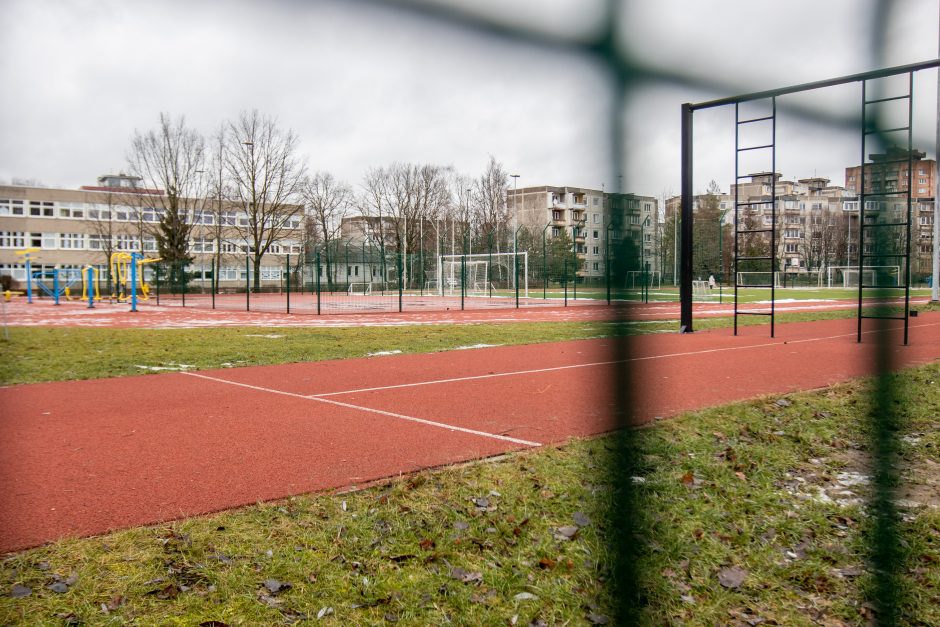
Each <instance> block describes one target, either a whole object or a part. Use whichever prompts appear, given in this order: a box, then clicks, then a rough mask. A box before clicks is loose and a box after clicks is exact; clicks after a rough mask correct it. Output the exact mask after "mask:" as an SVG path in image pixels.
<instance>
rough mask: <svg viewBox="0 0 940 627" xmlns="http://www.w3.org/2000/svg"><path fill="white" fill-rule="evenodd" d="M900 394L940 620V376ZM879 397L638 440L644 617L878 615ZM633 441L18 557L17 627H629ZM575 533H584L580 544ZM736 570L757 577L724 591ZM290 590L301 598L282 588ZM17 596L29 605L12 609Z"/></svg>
mask: <svg viewBox="0 0 940 627" xmlns="http://www.w3.org/2000/svg"><path fill="white" fill-rule="evenodd" d="M895 382H896V384H897V385H899V386H901V389H903V390H904V392H903V395H902V398H901V399H899V400H900V401H901V404H900V405H899V407H901V408H902V409H901V411H902V413H903V416H902V424H903V425H904V428H903V432H902V433H901V434H899V435H902V436H905V439H904V440H903V441H902V458H903V466H902V476H903V479H904V481H905V485H906V489H907V492H905V493H904V494H902V496H905V497H906V498H908V499H915V500H917V501H918V502H919V503H923V504H925V506H923V507H911V508H909V509H905V510H903V519H902V523H901V530H902V533H903V545H904V548H903V550H902V553H903V560H904V563H903V567H902V568H901V569H900V573H901V586H902V595H901V599H902V612H903V614H902V617H901V619H902V622H903V623H904V624H933V625H936V624H940V568H937V563H938V562H940V513H938V511H940V510H938V509H937V508H936V506H937V505H938V503H940V494H938V488H937V485H936V468H937V464H938V462H940V433H938V431H937V430H936V416H938V415H940V365H938V364H933V365H930V366H926V367H922V368H918V369H914V370H910V371H907V372H904V373H902V374H900V375H897V377H896V378H895ZM866 390H867V385H866V383H865V382H854V383H850V384H846V385H841V386H837V387H833V388H830V389H827V390H823V391H817V392H811V393H801V394H793V395H789V396H786V397H785V400H778V399H776V398H767V399H759V400H755V401H751V402H745V403H739V404H735V405H731V406H727V407H721V408H714V409H709V410H705V411H699V412H694V413H689V414H686V415H683V416H681V417H678V418H677V419H674V420H669V421H663V422H660V423H656V424H655V425H654V426H652V427H650V428H647V429H643V430H641V431H639V432H635V433H636V434H637V435H638V436H639V443H640V446H641V447H642V456H641V458H642V461H643V468H642V470H640V471H639V474H640V475H641V476H642V482H641V483H636V487H637V488H638V489H639V492H640V494H639V498H640V499H641V504H642V505H643V507H642V509H641V512H642V513H643V518H644V520H643V523H644V525H645V526H642V527H640V528H639V529H638V530H637V532H638V534H639V536H640V539H641V540H642V543H643V546H644V547H645V549H644V551H643V554H642V556H641V558H640V562H639V566H640V569H641V572H642V576H641V579H642V581H643V593H644V594H643V598H644V600H645V603H646V604H647V607H646V615H645V619H644V622H645V623H646V624H655V625H659V624H682V625H718V624H742V625H743V624H757V623H758V620H759V619H762V620H764V621H776V624H779V625H811V624H826V625H841V624H851V625H854V624H865V623H866V622H867V620H868V619H867V617H870V616H871V609H870V608H868V607H866V605H865V598H866V597H865V595H866V591H867V590H869V589H870V587H871V585H872V583H873V580H874V579H873V577H874V576H873V574H872V573H871V571H870V569H868V568H867V566H866V541H865V533H866V531H867V529H868V528H869V520H868V518H867V517H866V515H865V510H864V509H863V508H862V507H860V506H859V504H857V503H855V502H853V499H854V497H856V496H858V497H864V496H865V495H866V492H867V488H865V487H864V486H850V487H845V486H840V485H839V484H838V478H839V477H840V475H839V473H841V472H851V473H862V474H864V473H866V472H867V470H866V467H867V466H866V465H867V458H866V453H865V451H866V447H865V442H866V440H867V429H866V425H865V423H864V420H863V418H862V417H863V416H864V413H865V411H866V408H867V402H868V401H867V398H868V396H867V392H866ZM618 437H622V436H618V435H611V436H606V437H601V438H596V439H592V440H580V441H574V442H572V443H570V444H568V445H566V446H563V447H559V448H546V449H542V450H536V451H527V452H523V453H519V454H514V455H511V456H507V457H504V458H501V459H497V460H493V461H490V462H487V463H477V464H471V465H465V466H461V467H452V468H447V469H444V470H440V471H425V472H420V473H417V474H415V475H412V476H408V477H402V478H399V479H395V480H393V481H390V482H389V483H387V484H384V485H378V486H374V487H370V488H368V489H365V490H362V491H359V492H354V493H348V494H325V495H312V496H298V497H295V498H290V499H286V500H283V501H279V502H273V503H268V504H262V505H257V506H254V507H247V508H243V509H240V510H236V511H231V512H226V513H222V514H218V515H213V516H206V517H197V518H192V519H189V520H185V521H180V522H177V523H173V524H166V525H159V526H156V527H152V528H141V529H132V530H128V531H121V532H117V533H112V534H108V535H106V536H102V537H97V538H90V539H76V540H64V541H60V542H57V543H55V544H52V545H48V546H45V547H40V548H37V549H34V550H30V551H25V552H22V553H19V554H15V555H11V556H8V557H7V558H6V559H5V560H4V561H3V562H2V564H0V591H2V593H3V596H2V597H0V624H9V623H22V624H34V625H46V624H56V623H59V624H62V623H65V624H68V623H69V621H71V622H72V624H76V623H77V622H78V621H81V622H83V623H84V624H88V625H99V624H100V625H107V624H115V625H117V624H127V623H132V624H148V625H150V624H160V625H197V624H200V623H202V622H203V621H220V622H224V623H227V624H266V625H276V624H291V623H294V622H298V621H301V622H304V621H309V622H310V623H313V622H317V621H316V617H317V615H318V614H320V613H322V614H323V619H322V622H323V623H325V624H335V625H340V624H343V625H346V624H356V625H372V624H385V623H389V622H398V623H400V624H406V625H429V624H435V625H437V624H445V623H451V624H457V625H507V624H518V625H529V624H548V625H564V624H577V625H580V624H588V623H589V620H591V618H593V620H594V621H600V620H602V618H601V617H604V618H607V619H609V620H610V624H615V622H616V621H615V618H616V617H615V615H614V606H613V597H612V591H611V589H610V587H609V582H610V577H611V566H612V555H611V551H610V548H609V546H608V539H609V537H610V530H611V529H613V528H614V526H615V525H616V524H617V521H618V520H619V518H620V517H619V515H618V510H617V507H616V503H615V502H614V501H613V500H612V499H613V496H612V495H613V494H614V493H615V492H614V491H613V490H612V485H613V484H614V482H613V481H612V477H613V476H614V475H612V473H611V470H612V469H611V463H612V452H611V451H612V450H615V449H616V448H617V445H618V441H617V438H618ZM850 476H851V475H850ZM840 490H847V491H848V492H849V493H843V494H839V491H840ZM820 494H827V495H828V496H830V497H831V498H830V499H828V500H827V499H824V498H822V497H821V496H820ZM483 499H485V500H483ZM832 499H841V500H842V501H843V502H842V503H837V502H833V500H832ZM562 527H579V528H578V531H577V533H576V534H575V535H574V536H573V537H572V539H562V538H563V537H564V536H563V535H560V534H559V532H558V530H559V528H562ZM569 531H570V530H569ZM731 567H738V568H741V569H743V571H742V572H743V573H744V575H745V576H744V578H743V581H742V582H741V583H740V585H739V586H737V587H728V588H726V587H723V586H722V585H721V584H720V583H719V575H720V574H721V573H723V572H724V571H725V570H726V569H728V568H731ZM272 580H275V581H276V582H278V583H281V584H289V586H290V587H289V588H282V589H280V590H278V591H277V592H276V593H275V592H272V591H271V590H270V589H269V588H267V587H265V582H268V584H269V585H270V586H271V587H272V588H276V587H277V586H276V585H274V583H275V581H272ZM65 581H68V582H69V585H67V586H65V588H64V589H65V590H66V591H65V592H54V591H53V590H51V589H50V588H49V586H50V585H52V584H54V583H56V582H58V583H60V584H62V583H64V582H65ZM14 586H23V587H24V588H28V589H29V591H30V594H29V595H28V596H25V597H22V598H12V597H11V596H8V595H9V592H11V591H12V590H13V587H14ZM59 587H60V589H61V588H62V586H59ZM21 591H22V589H21ZM519 595H522V596H519ZM529 595H531V596H529ZM325 608H331V610H330V613H327V610H326V609H325ZM589 617H590V618H589ZM538 621H542V623H539V622H538ZM748 621H750V622H748ZM212 624H219V623H212ZM770 624H774V623H770Z"/></svg>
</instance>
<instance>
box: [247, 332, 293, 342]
mask: <svg viewBox="0 0 940 627" xmlns="http://www.w3.org/2000/svg"><path fill="white" fill-rule="evenodd" d="M245 337H264V338H267V339H269V340H278V339H280V338H282V337H287V336H286V335H278V334H277V333H248V334H246V335H245Z"/></svg>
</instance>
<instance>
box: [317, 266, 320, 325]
mask: <svg viewBox="0 0 940 627" xmlns="http://www.w3.org/2000/svg"><path fill="white" fill-rule="evenodd" d="M317 315H318V316H319V315H320V251H319V250H318V251H317Z"/></svg>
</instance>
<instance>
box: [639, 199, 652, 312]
mask: <svg viewBox="0 0 940 627" xmlns="http://www.w3.org/2000/svg"><path fill="white" fill-rule="evenodd" d="M649 225H650V217H649V216H646V219H645V220H643V222H642V223H641V224H640V263H641V264H642V265H641V268H640V270H641V271H642V272H643V302H644V303H648V302H650V290H649V272H648V270H647V263H648V262H647V261H646V227H648V226H649Z"/></svg>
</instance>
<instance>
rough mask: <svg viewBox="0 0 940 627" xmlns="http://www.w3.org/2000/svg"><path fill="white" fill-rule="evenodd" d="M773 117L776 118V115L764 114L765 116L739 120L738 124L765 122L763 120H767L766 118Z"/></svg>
mask: <svg viewBox="0 0 940 627" xmlns="http://www.w3.org/2000/svg"><path fill="white" fill-rule="evenodd" d="M773 119H774V116H772V115H768V116H764V117H762V118H751V119H750V120H738V122H737V123H738V124H752V123H754V122H763V121H765V120H773Z"/></svg>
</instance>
